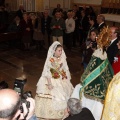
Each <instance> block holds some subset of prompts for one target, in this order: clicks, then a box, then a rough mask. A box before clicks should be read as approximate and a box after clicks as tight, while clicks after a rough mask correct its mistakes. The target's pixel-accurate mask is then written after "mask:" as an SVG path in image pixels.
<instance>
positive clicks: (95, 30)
mask: <svg viewBox="0 0 120 120" xmlns="http://www.w3.org/2000/svg"><path fill="white" fill-rule="evenodd" d="M91 32H94V33H96V35H98V30H97V29H93V30H91V31H90V34H91Z"/></svg>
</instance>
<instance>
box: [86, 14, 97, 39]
mask: <svg viewBox="0 0 120 120" xmlns="http://www.w3.org/2000/svg"><path fill="white" fill-rule="evenodd" d="M89 24H90V26H89V30H88V35H87V38H88V37H89V34H90V31H91V30H93V29H97V27H98V25H97V21H96V18H95V17H94V16H90V17H89Z"/></svg>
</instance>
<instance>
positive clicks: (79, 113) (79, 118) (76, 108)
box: [64, 98, 95, 120]
mask: <svg viewBox="0 0 120 120" xmlns="http://www.w3.org/2000/svg"><path fill="white" fill-rule="evenodd" d="M68 112H69V113H70V115H69V116H68V117H67V118H65V119H64V120H95V119H94V117H93V115H92V113H91V112H90V110H89V109H87V108H82V106H81V103H80V100H79V99H76V98H70V99H69V100H68Z"/></svg>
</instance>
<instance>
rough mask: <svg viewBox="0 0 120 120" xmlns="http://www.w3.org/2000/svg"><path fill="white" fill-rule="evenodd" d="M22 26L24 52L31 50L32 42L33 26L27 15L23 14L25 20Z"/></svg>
mask: <svg viewBox="0 0 120 120" xmlns="http://www.w3.org/2000/svg"><path fill="white" fill-rule="evenodd" d="M20 26H21V30H22V34H23V36H22V42H23V44H24V50H29V49H30V43H31V41H32V30H33V25H32V21H31V19H28V14H27V13H23V20H21V22H20Z"/></svg>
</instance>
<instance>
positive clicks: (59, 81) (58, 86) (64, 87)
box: [35, 57, 73, 119]
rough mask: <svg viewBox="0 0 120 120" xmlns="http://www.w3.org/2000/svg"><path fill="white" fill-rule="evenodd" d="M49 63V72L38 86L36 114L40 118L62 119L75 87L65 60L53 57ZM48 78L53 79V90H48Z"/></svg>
mask: <svg viewBox="0 0 120 120" xmlns="http://www.w3.org/2000/svg"><path fill="white" fill-rule="evenodd" d="M48 62H49V63H48V64H47V71H46V73H45V74H44V75H43V76H41V78H40V80H39V82H38V84H37V94H36V97H35V101H36V107H35V114H36V116H37V117H40V118H47V119H61V118H63V116H64V110H65V109H66V108H67V100H68V99H69V98H70V95H71V93H72V91H73V86H72V84H71V82H70V79H69V77H68V76H70V75H69V69H68V67H65V66H66V65H65V64H64V63H65V62H64V59H61V58H59V59H58V58H55V57H51V58H50V59H49V61H48ZM47 78H50V79H51V83H52V85H53V86H54V87H53V89H52V90H49V89H48V86H47V84H48V82H47Z"/></svg>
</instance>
